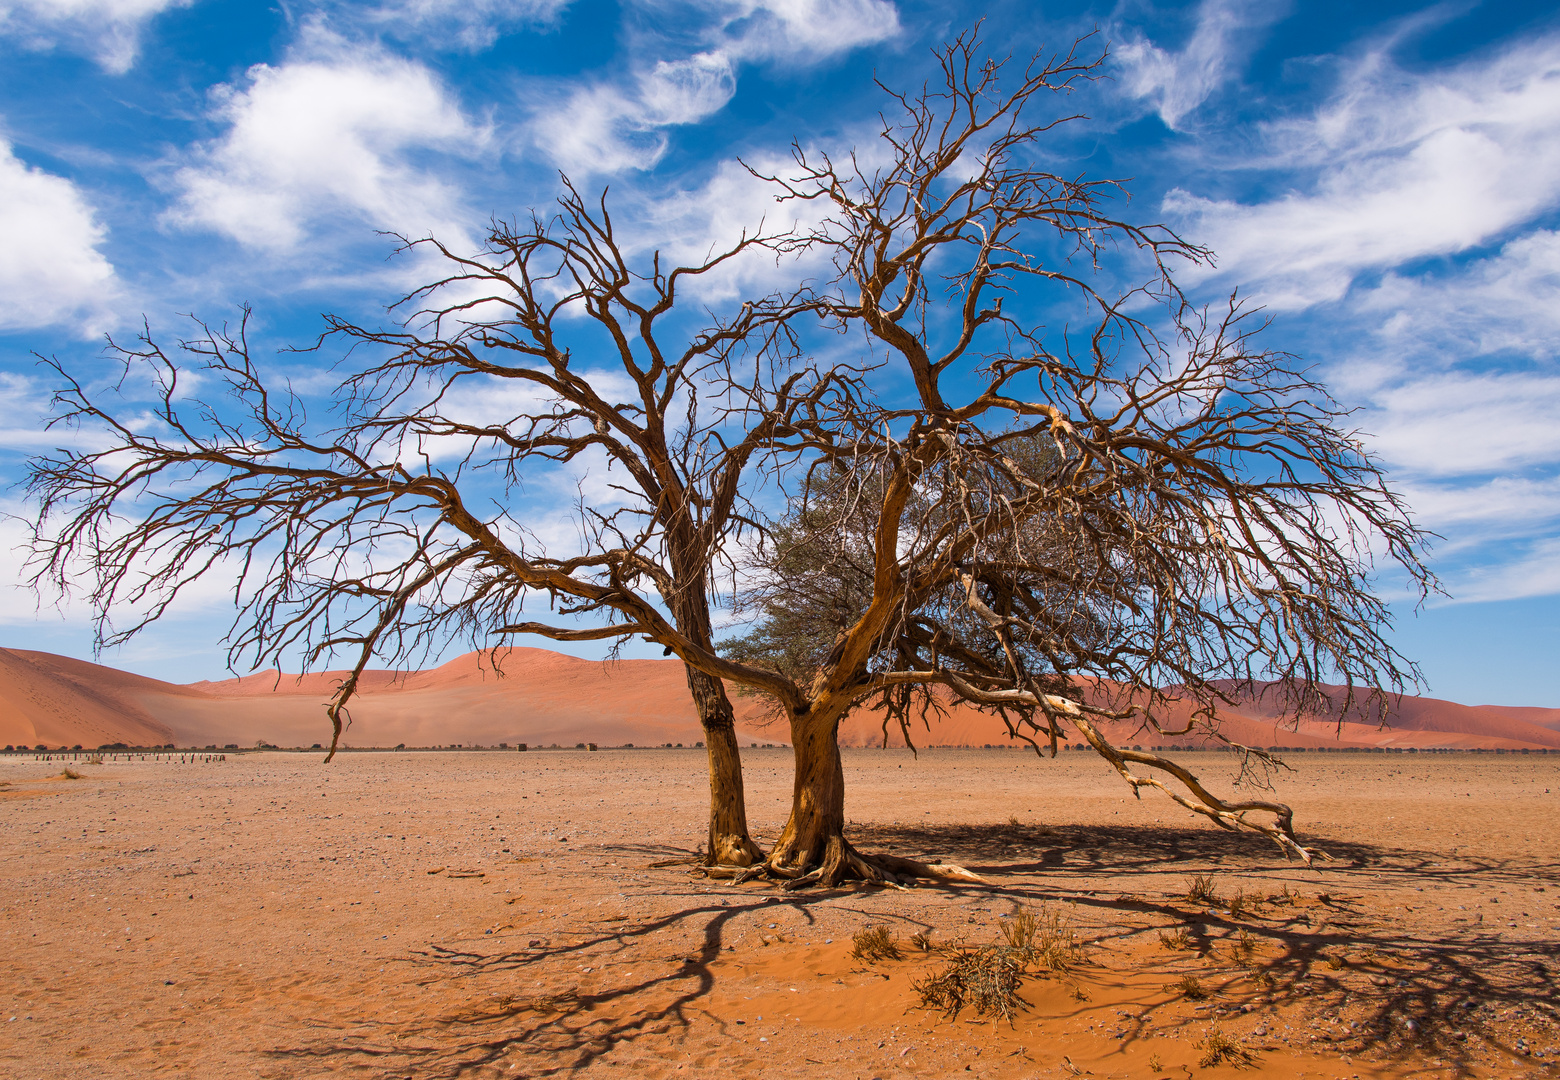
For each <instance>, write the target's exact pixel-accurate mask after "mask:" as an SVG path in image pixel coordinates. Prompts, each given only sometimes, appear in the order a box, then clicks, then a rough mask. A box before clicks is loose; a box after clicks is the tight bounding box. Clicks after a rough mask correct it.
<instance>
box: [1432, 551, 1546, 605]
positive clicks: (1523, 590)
mask: <svg viewBox="0 0 1560 1080" xmlns="http://www.w3.org/2000/svg"><path fill="white" fill-rule="evenodd" d="M1447 592H1448V593H1450V594H1451V601H1452V602H1453V603H1479V602H1482V601H1491V600H1521V599H1524V598H1526V597H1530V596H1551V595H1554V594H1556V593H1560V539H1548V540H1540V541H1538V542H1536V543H1533V544H1531V545H1528V546H1526V547H1525V548H1523V549H1522V550H1521V552H1520V554H1518V555H1517V556H1516V557H1515V558H1508V559H1505V560H1502V561H1499V562H1495V563H1492V564H1490V565H1486V566H1480V567H1475V568H1472V569H1469V570H1467V571H1464V572H1462V573H1460V574H1458V575H1457V576H1456V577H1454V578H1452V579H1450V580H1449V581H1448V582H1447Z"/></svg>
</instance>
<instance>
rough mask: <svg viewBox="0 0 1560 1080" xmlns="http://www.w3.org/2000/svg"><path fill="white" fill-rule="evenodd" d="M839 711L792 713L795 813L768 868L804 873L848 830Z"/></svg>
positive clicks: (770, 858)
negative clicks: (828, 714) (831, 713)
mask: <svg viewBox="0 0 1560 1080" xmlns="http://www.w3.org/2000/svg"><path fill="white" fill-rule="evenodd" d="M840 719H841V718H840V717H839V716H835V717H834V718H833V719H829V718H828V717H826V716H825V717H819V716H818V715H817V714H816V713H809V714H808V715H807V716H804V717H799V718H796V719H793V720H792V722H791V745H792V746H793V747H794V748H795V750H796V773H795V777H794V779H793V780H792V784H791V817H790V820H788V821H787V822H786V823H785V831H784V832H783V833H781V834H780V839H779V840H778V841H776V843H775V849H774V851H773V852H772V853H771V854H770V856H769V865H770V868H771V869H773V870H775V871H777V872H779V873H782V874H795V875H801V874H804V873H806V872H807V871H808V870H810V869H811V868H813V867H814V866H817V865H819V864H820V863H821V862H822V860H823V858H824V856H825V854H826V853H827V851H828V848H829V843H830V841H831V840H832V839H834V838H841V839H843V837H844V833H845V773H844V770H843V768H842V767H841V765H840V744H839V728H840Z"/></svg>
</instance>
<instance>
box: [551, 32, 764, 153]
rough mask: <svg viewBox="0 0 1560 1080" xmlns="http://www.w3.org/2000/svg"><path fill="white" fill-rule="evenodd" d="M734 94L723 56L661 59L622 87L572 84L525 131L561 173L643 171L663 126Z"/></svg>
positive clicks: (658, 147)
mask: <svg viewBox="0 0 1560 1080" xmlns="http://www.w3.org/2000/svg"><path fill="white" fill-rule="evenodd" d="M736 90H737V78H736V73H735V71H734V70H733V68H732V65H731V60H730V58H728V57H727V56H726V55H725V54H724V53H720V52H705V53H698V54H696V55H694V56H691V57H689V58H688V59H686V60H675V61H666V60H663V61H660V62H659V63H657V64H656V65H655V66H654V67H652V68H650V69H649V70H647V71H644V72H642V73H641V74H640V75H639V76H638V78H637V79H635V80H634V81H633V82H632V83H629V84H627V85H622V84H613V83H597V84H593V85H588V86H582V87H577V88H575V89H574V90H573V91H572V92H571V93H569V95H568V96H567V97H566V98H565V99H564V100H563V101H561V102H557V103H556V104H553V105H551V106H549V105H548V104H545V103H544V104H542V105H540V106H539V107H538V108H536V110H535V119H534V120H533V122H532V125H531V134H532V138H533V139H534V140H535V141H536V143H537V144H538V145H539V146H541V147H542V148H543V149H544V150H545V151H546V153H547V155H548V156H549V157H550V158H552V159H553V161H555V162H556V163H557V164H558V166H559V167H560V168H562V169H563V170H564V171H565V172H570V173H575V174H591V173H613V172H621V171H623V170H625V169H648V168H650V167H651V166H652V165H654V164H655V163H656V162H657V161H659V160H660V159H661V155H662V154H664V153H665V152H666V134H665V131H664V129H665V128H667V127H670V126H674V125H677V124H692V123H696V122H697V121H699V120H702V119H703V118H704V117H706V116H709V115H710V114H712V113H715V112H718V111H719V110H720V109H722V108H724V107H725V105H726V102H728V101H730V100H731V96H732V95H733V94H735V93H736Z"/></svg>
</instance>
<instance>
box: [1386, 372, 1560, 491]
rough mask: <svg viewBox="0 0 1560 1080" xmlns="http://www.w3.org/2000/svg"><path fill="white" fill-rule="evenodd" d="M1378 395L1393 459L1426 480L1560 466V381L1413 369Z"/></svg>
mask: <svg viewBox="0 0 1560 1080" xmlns="http://www.w3.org/2000/svg"><path fill="white" fill-rule="evenodd" d="M1403 376H1404V377H1403V379H1402V381H1401V382H1399V383H1398V384H1397V385H1395V386H1392V387H1390V388H1385V389H1383V390H1382V391H1380V392H1379V393H1378V394H1376V395H1374V405H1375V408H1376V410H1378V411H1377V413H1376V415H1375V416H1374V417H1372V418H1371V421H1370V425H1371V427H1372V430H1373V432H1374V434H1375V435H1376V445H1377V448H1378V449H1379V451H1380V452H1381V454H1382V456H1383V457H1384V458H1385V459H1387V460H1388V461H1392V462H1397V463H1400V464H1401V465H1403V466H1404V467H1406V468H1409V469H1411V470H1412V471H1413V472H1414V474H1415V475H1419V476H1439V477H1451V476H1473V475H1485V474H1489V473H1494V472H1505V471H1510V470H1513V469H1520V468H1525V467H1528V466H1532V465H1541V464H1544V463H1546V462H1553V461H1560V423H1556V422H1555V417H1557V416H1560V378H1557V377H1555V376H1551V375H1545V374H1538V373H1532V374H1523V373H1515V372H1501V371H1489V372H1468V371H1450V372H1435V371H1423V370H1414V369H1412V368H1409V369H1408V370H1405V371H1404V372H1403Z"/></svg>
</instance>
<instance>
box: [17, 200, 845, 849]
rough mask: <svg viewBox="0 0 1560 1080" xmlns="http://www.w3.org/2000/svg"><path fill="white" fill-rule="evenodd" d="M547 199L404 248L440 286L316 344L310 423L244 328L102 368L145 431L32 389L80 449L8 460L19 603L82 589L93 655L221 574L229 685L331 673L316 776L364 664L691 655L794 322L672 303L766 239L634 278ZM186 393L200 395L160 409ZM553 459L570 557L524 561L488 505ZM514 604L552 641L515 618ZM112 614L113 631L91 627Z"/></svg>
mask: <svg viewBox="0 0 1560 1080" xmlns="http://www.w3.org/2000/svg"><path fill="white" fill-rule="evenodd" d="M565 187H566V189H567V190H566V192H565V194H564V195H563V196H562V197H561V198H560V199H559V203H558V206H559V211H558V213H557V214H555V215H554V216H553V217H552V218H550V219H543V218H540V217H533V218H532V219H531V220H530V221H529V222H527V223H525V224H524V225H522V226H511V225H507V224H503V223H495V225H494V226H493V228H492V230H491V232H490V234H489V236H488V237H487V245H486V249H485V250H484V251H482V252H480V253H479V254H477V255H475V256H467V255H463V254H459V253H456V252H454V251H452V250H451V249H449V248H447V247H446V246H444V245H443V244H440V243H439V242H437V241H435V240H425V241H419V242H417V243H416V244H408V245H407V246H408V247H418V246H423V245H427V246H431V247H432V248H434V249H435V250H436V251H437V253H438V255H439V256H440V257H441V258H442V259H443V260H444V264H445V265H446V266H447V267H448V268H449V269H448V272H447V274H446V275H445V276H443V277H440V278H438V279H437V280H435V281H432V282H431V283H429V284H428V285H426V286H425V287H423V288H420V289H418V290H417V291H415V292H414V293H412V294H411V295H410V296H408V297H406V298H404V299H403V300H402V301H400V303H399V304H398V305H396V309H399V310H402V311H405V312H407V314H406V315H405V317H404V321H403V324H402V325H401V326H400V327H398V328H395V329H392V330H383V329H375V328H370V327H364V326H359V325H357V324H355V323H352V322H349V321H346V320H343V319H339V318H331V319H329V320H328V322H329V329H328V331H327V333H326V334H325V335H324V337H323V338H322V341H321V343H320V344H321V347H322V348H324V347H329V346H331V345H335V344H346V345H348V346H350V349H349V350H348V354H349V355H350V356H352V357H353V358H354V359H356V358H363V360H362V362H361V364H360V366H359V367H358V368H357V369H356V370H353V371H351V372H350V374H349V376H348V377H347V378H345V380H344V381H343V382H342V383H341V385H340V386H339V387H338V388H337V398H338V401H339V403H340V415H339V416H337V417H336V418H335V419H334V421H332V422H331V423H329V424H317V423H316V424H311V422H310V420H309V417H308V414H307V412H306V410H305V408H304V404H303V403H302V402H301V401H300V400H299V399H298V398H296V397H294V396H293V395H292V394H291V393H283V392H280V388H279V387H276V386H268V385H266V382H265V380H264V378H263V375H262V371H261V369H260V367H259V366H258V365H257V363H256V362H255V361H254V359H253V358H252V357H251V354H250V347H249V343H248V340H247V337H246V327H247V322H248V312H247V311H246V312H245V324H244V326H241V327H239V328H238V330H237V331H236V332H233V333H229V332H228V331H227V330H226V329H215V328H213V327H211V326H207V325H204V324H200V325H199V331H200V333H199V336H198V337H196V338H195V339H194V340H191V341H186V342H183V343H181V346H180V348H179V349H177V350H174V351H173V352H172V353H171V354H170V352H168V351H165V350H164V349H163V348H162V347H161V346H159V345H158V344H156V343H155V342H154V341H152V340H151V339H150V337H149V336H143V337H142V338H141V340H140V341H139V342H137V343H136V344H135V345H133V346H129V347H120V346H118V345H112V343H111V345H112V348H113V350H114V352H116V353H117V354H118V356H119V357H120V358H121V359H122V360H123V361H124V362H125V364H126V365H127V367H128V368H129V369H130V371H131V374H132V376H133V378H135V379H137V380H141V379H143V378H144V377H146V376H150V378H151V379H152V380H153V381H154V382H155V384H156V386H157V401H156V405H155V411H154V413H153V414H152V415H151V416H147V415H145V414H144V413H143V411H142V409H141V408H140V407H139V406H138V405H136V404H135V403H134V402H121V403H119V404H118V405H114V406H111V405H109V404H105V403H103V402H101V401H100V400H99V399H98V397H96V396H94V395H93V394H92V393H89V391H88V389H87V388H86V386H85V385H83V383H82V382H80V381H78V380H77V379H76V378H74V377H72V375H71V374H70V373H69V372H67V371H66V370H65V369H64V368H63V367H60V366H59V365H56V369H57V370H58V372H59V374H60V375H61V376H62V377H63V378H64V380H65V389H63V390H62V391H61V392H60V393H59V394H58V395H57V401H58V402H59V403H60V405H61V409H60V411H59V413H58V416H57V418H56V420H55V423H59V424H69V425H79V426H83V427H85V428H88V429H91V431H92V437H91V439H90V440H89V441H88V445H90V446H91V447H92V448H91V449H88V450H67V451H62V452H60V453H58V454H55V455H51V456H45V457H40V458H38V459H36V460H35V461H34V462H33V464H32V471H31V480H30V483H31V490H32V492H33V494H34V495H35V496H36V497H37V499H38V512H37V519H36V522H35V528H34V536H33V551H34V558H35V573H36V577H35V581H36V582H38V583H40V584H42V583H44V582H49V583H52V585H53V586H54V587H56V588H58V589H61V590H64V591H66V592H81V593H84V594H85V595H86V596H87V597H88V598H89V599H90V600H91V602H92V604H93V605H94V607H95V609H96V611H97V612H98V614H99V622H98V628H99V640H100V642H101V643H103V644H109V645H112V644H116V643H119V642H123V641H125V640H126V639H128V638H130V637H132V636H133V635H135V634H136V633H137V632H139V631H140V630H142V629H143V628H144V627H145V626H146V625H147V624H148V623H150V622H151V621H153V620H155V619H157V618H159V617H161V616H162V615H163V614H164V613H165V612H166V611H167V609H168V607H169V605H170V604H172V603H173V602H174V600H175V599H176V598H177V597H178V595H179V594H180V593H181V592H183V591H185V590H187V589H188V587H189V586H190V585H191V584H192V583H193V582H194V581H195V580H196V579H197V578H201V577H203V576H205V575H207V574H212V573H219V574H223V573H225V574H229V575H231V576H233V577H236V578H237V583H236V595H237V597H238V611H237V615H236V618H235V621H234V623H233V628H232V633H231V637H230V644H231V652H230V659H231V660H232V661H233V662H235V663H238V662H247V663H249V664H250V665H252V666H253V667H255V668H258V667H260V666H262V665H263V664H265V663H267V662H270V663H274V664H275V665H276V666H277V667H278V668H284V667H285V666H286V665H287V664H288V663H289V661H290V660H292V659H293V658H294V657H296V656H298V655H299V654H301V655H302V657H303V663H304V664H305V666H308V665H314V664H318V663H322V662H324V661H326V660H328V659H329V658H330V657H331V656H333V655H339V654H341V653H343V652H344V653H346V654H348V656H349V657H350V658H351V660H352V664H351V670H350V672H349V673H348V675H347V676H346V677H345V679H344V680H343V681H342V683H341V685H340V688H339V690H338V691H337V692H336V694H335V696H334V697H333V699H332V700H331V701H330V703H329V705H328V709H327V712H328V716H329V719H330V721H331V723H332V725H333V726H334V732H335V736H334V738H333V740H332V744H331V753H332V754H334V752H335V746H336V741H337V740H339V738H340V735H341V731H342V726H343V722H344V721H348V720H349V718H350V714H349V712H348V708H347V707H348V703H349V702H350V701H351V699H352V697H353V695H354V694H355V693H356V691H357V687H358V681H359V677H360V676H361V674H362V672H363V671H364V669H365V668H366V666H367V665H368V664H370V663H371V662H373V661H375V660H376V659H377V660H378V661H379V662H382V663H390V664H397V663H400V662H402V661H404V660H406V659H407V658H409V657H412V656H413V655H415V654H418V653H419V652H420V651H426V650H427V649H428V648H429V647H437V646H439V645H442V644H443V643H444V642H445V641H447V640H449V639H450V638H451V637H452V636H461V635H464V636H467V637H470V638H471V639H472V640H473V641H474V642H475V643H476V644H477V645H478V646H479V647H482V648H490V647H492V646H493V645H494V643H495V641H498V640H503V639H506V638H508V639H512V638H513V637H515V636H519V635H534V636H539V637H542V638H547V639H550V640H553V641H587V640H602V639H606V640H611V639H619V640H621V639H625V638H629V637H634V636H643V637H645V638H648V639H650V640H652V641H655V642H658V643H661V644H662V645H664V646H666V647H667V651H668V653H671V652H676V653H678V654H679V655H682V656H684V657H685V658H686V657H700V656H713V642H712V631H711V615H710V598H711V594H712V589H713V582H712V580H711V575H712V573H713V572H714V571H715V570H716V568H717V567H718V566H719V564H720V562H721V560H722V559H723V558H725V557H726V549H727V545H728V544H729V543H730V542H731V541H732V539H733V537H734V535H735V534H736V533H737V532H738V531H739V530H740V529H741V528H742V527H743V526H744V523H745V522H747V520H748V516H747V509H746V502H745V498H746V485H747V483H748V473H749V472H750V464H751V459H752V458H753V456H754V455H755V453H759V452H762V451H765V450H766V448H767V447H768V445H769V444H770V442H771V441H772V440H773V439H774V438H775V437H777V436H778V435H783V434H785V433H788V432H789V431H790V430H791V417H792V415H793V414H794V413H796V412H797V411H798V410H803V409H806V408H807V407H808V406H809V403H810V402H811V401H812V400H813V399H815V398H816V396H817V394H818V393H820V392H822V391H823V390H824V389H825V388H826V387H827V385H828V380H827V378H825V379H822V380H818V379H815V378H813V377H812V374H811V373H810V372H809V371H808V370H806V369H800V370H798V371H797V372H794V373H786V372H784V371H783V367H784V365H783V363H781V364H779V365H778V366H777V365H776V363H775V362H774V361H775V359H776V358H777V357H778V358H784V357H786V356H788V354H789V343H788V338H787V328H786V323H787V320H788V319H789V318H790V317H791V316H792V315H793V314H794V312H795V310H796V304H795V302H794V301H793V300H788V299H786V298H784V297H770V298H767V299H760V300H755V301H751V302H747V303H743V304H741V305H735V304H733V305H731V308H732V311H733V313H732V314H731V315H730V317H729V318H726V319H724V320H716V321H714V322H711V323H708V324H707V325H706V324H703V323H690V318H689V316H688V315H686V314H685V311H684V309H685V308H686V307H687V304H686V303H684V304H683V305H682V306H679V301H680V300H682V299H683V298H684V296H685V295H686V293H687V292H688V290H689V289H690V288H691V287H692V285H693V283H694V282H696V281H697V280H698V279H701V278H704V277H707V276H709V275H712V274H715V273H717V272H720V271H721V270H722V268H724V267H726V266H727V265H728V264H730V263H732V262H733V261H734V260H736V259H738V258H739V257H741V256H743V255H745V254H750V253H754V252H759V251H765V250H768V251H771V252H773V251H776V250H778V249H779V248H780V247H782V246H783V243H784V240H783V238H782V237H778V236H775V235H770V234H767V233H763V232H762V231H760V232H758V233H755V234H753V235H744V236H742V237H741V238H740V239H737V240H735V241H734V242H732V243H731V244H730V245H729V246H728V247H726V248H725V249H724V250H720V251H718V252H716V253H714V254H712V255H710V256H709V257H707V258H705V259H703V260H702V261H700V262H697V263H696V264H694V265H690V266H677V267H668V266H666V265H663V262H662V258H661V256H660V254H659V253H655V254H651V255H649V256H648V257H646V258H645V259H644V260H642V262H641V263H639V264H635V262H634V260H633V259H631V258H630V256H629V254H627V253H626V252H625V250H624V246H623V244H622V242H621V241H620V240H619V238H618V236H617V235H616V233H615V232H614V224H613V221H612V218H611V215H610V214H609V213H608V210H607V206H606V203H605V200H604V199H603V200H602V201H601V202H600V204H599V205H597V206H594V207H592V206H590V205H588V204H587V203H586V202H585V201H584V200H583V199H582V198H581V197H580V195H579V194H578V192H577V191H575V189H574V188H573V187H570V186H568V183H567V181H565ZM739 360H740V361H743V362H744V363H745V364H746V367H745V368H744V372H745V374H744V376H742V377H745V378H746V379H747V382H746V383H742V381H741V377H739V376H738V375H737V374H736V373H735V371H734V370H733V367H732V365H733V363H734V362H736V361H739ZM769 371H776V372H779V373H778V374H777V375H776V376H775V381H774V382H773V383H768V382H765V381H764V380H765V378H766V373H767V372H769ZM195 378H198V379H199V385H203V386H208V387H209V386H213V385H214V386H215V387H217V388H218V391H219V392H218V393H217V395H216V396H211V395H210V394H209V393H208V395H207V397H206V399H205V400H197V399H193V398H186V396H185V395H186V386H187V385H189V384H190V383H191V382H192V381H193V380H194V379H195ZM739 385H740V386H741V387H742V390H743V392H742V394H741V395H740V399H739V401H738V403H737V406H736V407H735V408H730V407H727V406H726V405H725V404H723V403H722V402H723V395H726V394H727V393H728V390H729V388H730V387H734V386H739ZM571 463H574V464H577V465H578V466H579V468H580V471H581V472H582V473H585V474H588V475H589V477H590V482H591V483H592V484H594V485H596V487H597V489H598V494H596V495H595V496H593V498H586V497H584V496H583V495H581V496H580V497H579V498H578V500H577V504H576V505H575V507H574V513H573V515H572V517H573V527H572V531H573V532H574V533H575V534H576V535H575V536H574V537H572V538H569V539H565V540H563V541H562V542H559V541H558V540H557V539H556V538H554V539H553V542H552V543H551V544H549V543H548V542H547V540H546V538H543V537H539V536H538V534H537V531H536V529H535V527H534V526H535V521H534V520H529V519H528V518H527V516H526V515H524V514H519V513H516V512H514V511H513V510H512V506H513V504H515V503H516V502H518V501H520V500H519V498H518V493H519V491H520V489H522V488H523V487H524V486H525V485H526V483H527V481H528V480H532V481H534V480H535V479H536V478H537V475H538V471H539V470H543V469H552V470H557V469H558V468H561V467H567V466H570V465H571ZM555 475H556V473H555ZM608 489H610V494H601V492H604V491H607V490H608ZM530 505H531V506H533V507H534V506H535V503H534V502H533V503H531V504H530ZM560 549H561V550H560ZM539 600H540V601H545V606H547V607H550V608H552V609H553V610H554V611H555V612H556V613H557V615H558V616H561V618H560V619H558V620H556V621H539V620H537V619H535V618H531V617H528V616H527V615H526V611H527V604H528V603H529V604H530V605H531V607H533V608H534V607H535V606H537V604H538V601H539ZM127 611H139V612H141V614H140V615H139V617H136V618H134V619H133V620H132V621H131V622H129V623H127V624H125V625H116V624H115V623H114V622H113V621H112V620H113V619H114V618H115V617H116V616H120V615H122V614H123V613H124V612H127ZM687 673H688V686H689V690H690V691H691V693H692V696H693V700H694V703H695V706H696V708H697V711H698V715H699V720H700V723H701V724H702V725H703V729H704V737H705V743H706V746H707V748H708V757H709V770H710V786H711V804H710V826H709V847H708V852H707V858H708V859H709V860H710V861H712V862H715V863H721V864H725V865H735V866H745V865H748V864H750V863H752V862H754V861H755V860H761V859H762V858H763V852H762V851H761V850H760V849H759V848H758V846H757V845H756V844H755V843H754V842H753V840H752V839H751V837H750V835H749V830H748V825H747V818H746V811H745V808H744V800H743V784H742V772H741V762H740V757H739V753H738V747H737V741H736V736H735V732H734V729H733V715H732V708H731V702H730V700H729V699H728V697H727V694H726V690H725V687H724V686H723V685H722V682H721V679H720V677H719V676H720V675H722V674H726V672H724V671H722V670H711V669H710V667H709V665H708V664H705V665H700V664H698V663H693V662H690V664H689V665H688V668H687ZM327 760H328V759H327Z"/></svg>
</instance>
